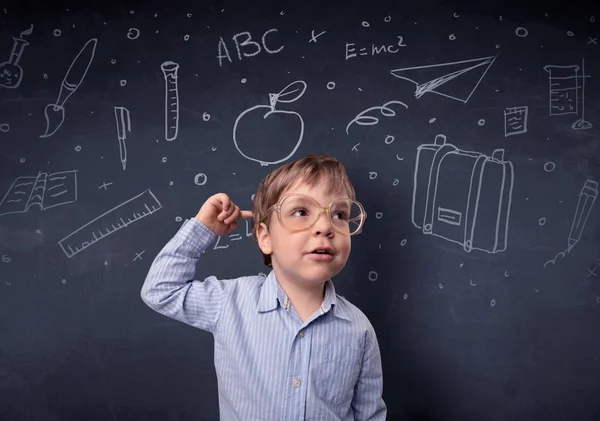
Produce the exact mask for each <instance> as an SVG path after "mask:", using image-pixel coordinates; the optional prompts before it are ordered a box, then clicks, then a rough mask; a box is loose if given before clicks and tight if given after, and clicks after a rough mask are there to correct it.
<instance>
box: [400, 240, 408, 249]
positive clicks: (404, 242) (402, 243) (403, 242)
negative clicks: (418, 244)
mask: <svg viewBox="0 0 600 421" xmlns="http://www.w3.org/2000/svg"><path fill="white" fill-rule="evenodd" d="M406 241H407V240H406V238H404V239H403V240H402V241H400V245H401V246H402V247H404V246H405V245H406Z"/></svg>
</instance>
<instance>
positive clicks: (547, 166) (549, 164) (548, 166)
mask: <svg viewBox="0 0 600 421" xmlns="http://www.w3.org/2000/svg"><path fill="white" fill-rule="evenodd" d="M555 168H556V164H555V163H554V162H552V161H548V162H546V163H545V164H544V171H546V172H552V171H554V169H555Z"/></svg>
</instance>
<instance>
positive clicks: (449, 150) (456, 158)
mask: <svg viewBox="0 0 600 421" xmlns="http://www.w3.org/2000/svg"><path fill="white" fill-rule="evenodd" d="M513 179H514V169H513V165H512V163H511V162H510V161H505V160H504V149H496V150H494V152H493V153H492V155H491V156H488V155H485V154H482V153H479V152H473V151H465V150H461V149H458V148H457V147H456V146H454V145H452V144H451V143H447V142H446V136H444V135H442V134H439V135H437V136H436V138H435V142H434V143H433V144H424V145H421V146H419V148H418V151H417V163H416V166H415V173H414V189H413V204H412V223H413V225H415V226H416V227H417V228H421V229H422V231H423V233H424V234H429V235H435V236H438V237H441V238H444V239H446V240H448V241H451V242H453V243H457V244H460V245H461V246H462V247H463V249H464V250H465V251H467V252H471V251H472V250H474V249H475V250H481V251H485V252H488V253H499V252H502V251H505V250H506V247H507V241H508V238H507V236H508V224H509V219H510V207H511V201H512V189H513Z"/></svg>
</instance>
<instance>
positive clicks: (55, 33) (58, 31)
mask: <svg viewBox="0 0 600 421" xmlns="http://www.w3.org/2000/svg"><path fill="white" fill-rule="evenodd" d="M52 34H54V36H55V37H59V36H61V35H62V31H61V30H60V29H55V30H54V31H52Z"/></svg>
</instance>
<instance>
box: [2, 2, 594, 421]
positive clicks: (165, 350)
mask: <svg viewBox="0 0 600 421" xmlns="http://www.w3.org/2000/svg"><path fill="white" fill-rule="evenodd" d="M76 3H78V4H76ZM288 3H289V2H288ZM597 18H600V14H599V13H598V9H597V7H596V8H594V7H593V5H591V4H589V5H585V4H576V3H575V2H569V3H568V4H566V5H560V6H559V5H556V4H554V5H531V4H525V2H523V3H517V2H500V1H497V2H495V1H491V2H437V1H430V0H425V1H419V2H413V4H406V2H379V1H369V2H344V3H336V2H316V1H304V2H297V3H294V4H291V3H289V4H286V3H282V2H264V1H259V2H240V1H214V2H166V1H165V2H160V1H158V0H157V1H152V2H143V3H139V4H134V3H131V4H127V5H125V4H123V3H120V2H113V1H104V2H85V4H83V3H81V2H72V3H71V4H67V3H62V4H60V3H55V2H47V4H35V3H34V2H28V1H18V2H17V1H8V2H4V3H3V4H1V5H0V61H2V62H3V63H2V64H0V149H1V151H2V152H1V154H0V200H1V202H0V419H1V420H7V421H8V420H10V421H13V420H46V421H63V420H73V421H75V420H77V421H79V420H87V421H93V420H98V421H100V420H102V421H105V420H160V421H164V420H215V419H218V401H217V382H216V376H215V373H214V365H213V351H212V349H213V348H212V345H213V343H212V338H211V336H210V335H209V334H207V333H205V332H202V331H199V330H194V329H193V328H190V327H188V326H185V325H183V324H181V323H178V322H175V321H173V320H170V319H167V318H165V317H163V316H160V315H159V314H157V313H155V312H152V311H151V310H149V309H148V308H147V307H146V306H145V305H144V303H143V302H142V301H141V299H140V288H141V285H142V283H143V280H144V278H145V275H146V273H147V271H148V268H149V266H150V264H151V262H152V260H153V258H154V256H155V255H156V254H157V253H158V251H159V250H160V249H161V248H162V247H163V245H164V244H165V243H166V242H167V241H168V240H169V239H170V238H171V237H172V236H173V235H174V234H175V232H176V231H177V229H178V228H179V227H180V226H181V223H182V221H183V220H185V219H186V218H189V217H193V216H194V215H195V214H196V212H197V211H198V209H199V207H200V206H201V205H202V203H203V202H204V201H205V200H206V199H207V198H208V197H209V196H211V195H212V194H214V193H216V192H220V191H223V192H226V193H227V194H229V195H230V196H231V197H232V199H233V200H234V201H235V202H236V203H238V204H240V205H241V206H242V207H245V208H247V209H248V208H250V205H251V200H252V195H253V194H254V192H255V191H256V187H257V185H258V183H259V182H260V180H261V179H262V177H264V176H265V175H266V174H267V173H268V172H270V171H272V170H274V169H275V168H277V167H278V166H279V165H281V164H282V163H284V162H288V161H289V160H292V159H297V158H299V157H301V156H304V155H306V154H309V153H328V154H332V155H334V156H335V157H336V158H338V159H339V160H340V161H342V162H343V163H344V164H345V165H346V167H347V170H348V173H349V175H350V178H351V180H352V182H353V183H354V186H355V188H356V191H357V198H358V200H360V201H361V202H362V203H363V204H364V206H365V208H366V210H367V212H368V214H369V218H368V220H367V222H366V225H365V227H364V229H363V231H362V233H361V234H360V235H358V236H356V237H355V238H354V239H353V250H352V254H351V256H350V260H349V262H348V264H347V266H346V267H345V269H344V270H343V271H342V273H340V274H339V275H338V276H337V277H336V278H335V279H334V282H335V285H336V288H337V290H338V292H339V293H340V294H341V295H343V296H345V297H346V298H348V299H349V300H350V301H352V302H353V303H354V304H356V305H357V306H359V307H360V308H361V309H362V310H363V311H364V312H365V313H366V314H367V316H368V317H369V319H370V320H371V322H372V323H373V325H374V327H375V330H376V332H377V334H378V338H379V343H380V347H381V352H382V358H383V369H384V399H385V401H386V403H387V405H388V416H389V419H391V420H445V421H448V420H461V421H467V420H469V421H470V420H477V421H481V420H494V421H495V420H527V421H529V420H538V419H539V420H545V421H558V420H575V419H577V420H590V421H591V420H597V419H600V403H599V402H600V401H599V400H598V396H599V395H600V386H599V383H598V378H599V376H600V335H599V332H600V260H599V259H600V225H599V224H600V218H599V215H600V212H599V211H598V209H600V202H599V201H598V200H597V196H598V189H599V187H598V183H599V182H600V130H599V129H600V112H599V110H600V81H598V77H599V76H600V61H599V58H598V57H600V55H599V54H600V45H599V44H600V42H599V39H600V29H599V28H600V27H599V26H598V25H599V23H597V22H596V19H597ZM250 232H251V230H250V226H249V225H246V224H243V223H242V224H240V226H239V228H238V229H237V231H236V232H234V233H232V235H230V236H227V237H221V238H219V240H218V242H216V243H215V244H214V245H213V246H212V247H211V248H210V249H209V250H208V251H207V252H206V253H205V254H204V256H203V260H202V265H201V267H199V270H198V274H197V278H198V279H203V278H205V277H206V276H208V275H216V276H217V277H223V278H225V277H237V276H242V275H248V274H253V273H254V274H256V273H259V272H264V273H266V272H268V270H269V268H267V267H265V266H263V264H262V258H261V255H260V252H259V250H258V248H257V247H256V245H255V243H254V241H253V239H252V237H251V234H250Z"/></svg>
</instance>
